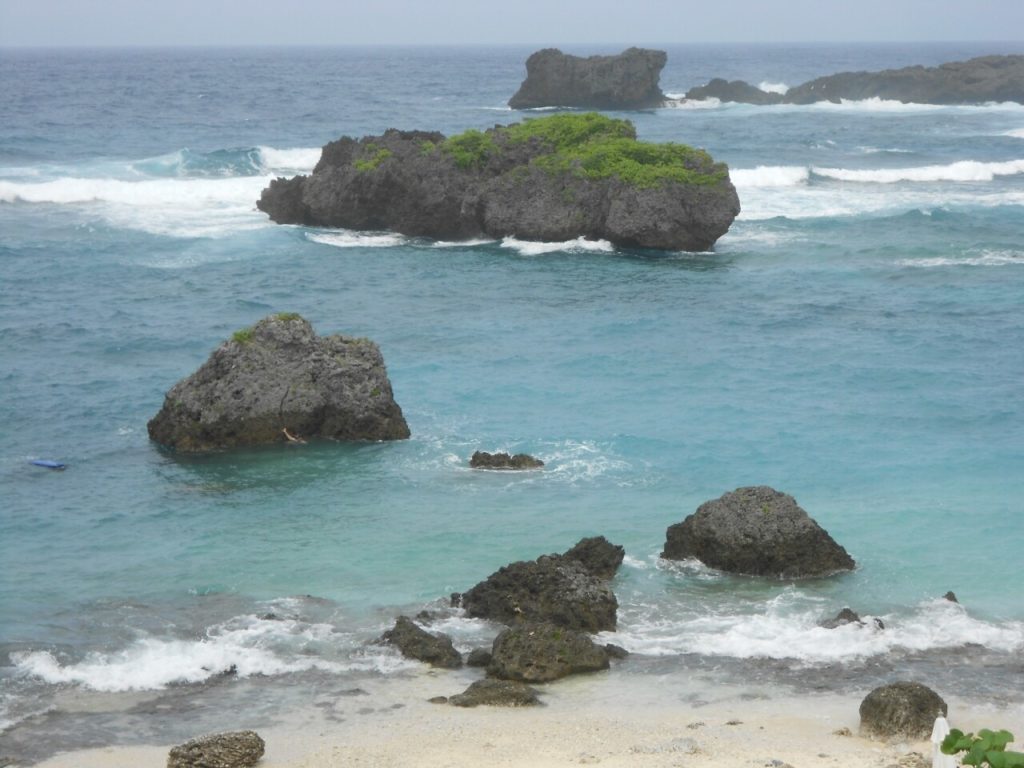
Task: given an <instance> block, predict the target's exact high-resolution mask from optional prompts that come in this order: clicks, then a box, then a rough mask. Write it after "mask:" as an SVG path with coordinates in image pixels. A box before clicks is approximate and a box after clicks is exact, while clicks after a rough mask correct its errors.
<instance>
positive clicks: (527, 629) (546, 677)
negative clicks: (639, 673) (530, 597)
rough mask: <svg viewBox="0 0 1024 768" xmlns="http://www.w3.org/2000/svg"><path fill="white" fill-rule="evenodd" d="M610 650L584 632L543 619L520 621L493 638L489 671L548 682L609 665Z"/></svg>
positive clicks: (516, 677)
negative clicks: (542, 621) (543, 620)
mask: <svg viewBox="0 0 1024 768" xmlns="http://www.w3.org/2000/svg"><path fill="white" fill-rule="evenodd" d="M608 658H609V654H608V651H607V650H606V649H605V648H604V647H603V646H601V645H597V644H596V643H595V642H594V641H593V640H591V639H590V636H589V635H586V634H584V633H583V632H576V631H574V630H571V629H566V628H565V627H561V626H558V625H557V624H552V623H550V622H544V623H527V624H521V625H519V626H516V627H512V628H510V629H506V630H504V631H503V632H501V634H499V635H498V636H497V637H496V638H495V639H494V646H493V648H492V650H491V663H490V664H489V665H488V666H487V674H488V675H489V676H491V677H497V678H500V679H503V680H519V681H521V682H526V683H548V682H551V681H552V680H558V679H559V678H562V677H566V676H568V675H573V674H578V673H580V672H595V671H598V670H601V669H608V665H609V662H608Z"/></svg>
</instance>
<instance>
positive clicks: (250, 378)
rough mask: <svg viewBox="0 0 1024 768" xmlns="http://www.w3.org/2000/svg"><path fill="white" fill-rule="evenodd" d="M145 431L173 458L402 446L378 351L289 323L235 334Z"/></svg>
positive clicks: (276, 321) (401, 422) (399, 419)
mask: <svg viewBox="0 0 1024 768" xmlns="http://www.w3.org/2000/svg"><path fill="white" fill-rule="evenodd" d="M147 427H148V430H149V436H150V438H151V439H152V440H154V441H156V442H158V443H160V444H162V445H165V446H167V447H170V448H174V449H175V450H178V451H182V452H201V451H211V450H217V449H223V448H235V447H239V446H247V445H260V444H266V443H285V442H299V441H302V440H305V439H308V438H330V439H334V440H400V439H404V438H407V437H409V427H408V425H407V424H406V422H405V418H404V417H403V416H402V409H401V408H400V407H399V406H398V403H396V402H395V399H394V395H393V394H392V391H391V382H390V381H389V380H388V375H387V370H386V369H385V367H384V359H383V357H382V356H381V353H380V349H379V348H378V347H377V345H376V344H374V343H373V342H372V341H370V340H369V339H358V338H352V337H348V336H341V335H334V336H323V337H318V336H317V335H316V334H315V333H314V332H313V327H312V326H311V325H310V324H309V322H308V321H306V320H304V319H303V318H301V317H299V316H298V315H295V314H277V315H270V316H269V317H265V318H264V319H262V320H260V321H259V322H258V323H256V325H254V326H252V327H251V328H246V329H244V330H242V331H238V332H237V333H235V334H234V336H232V338H230V339H228V340H227V341H225V342H224V343H223V344H221V345H220V347H218V348H217V349H216V350H214V352H213V354H211V355H210V358H209V359H208V360H207V361H206V362H205V363H204V364H203V365H202V366H201V367H200V368H199V369H198V370H197V371H196V372H195V373H193V374H192V375H191V376H188V377H187V378H184V379H182V380H181V381H179V382H178V383H177V384H175V385H174V386H173V387H171V389H170V391H168V393H167V396H166V397H165V398H164V404H163V407H162V408H161V409H160V412H159V413H157V415H156V416H155V417H153V419H152V420H151V421H150V422H149V424H148V425H147Z"/></svg>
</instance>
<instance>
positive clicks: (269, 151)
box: [257, 147, 321, 174]
mask: <svg viewBox="0 0 1024 768" xmlns="http://www.w3.org/2000/svg"><path fill="white" fill-rule="evenodd" d="M257 149H258V150H259V154H260V161H261V164H262V166H263V169H264V170H265V171H266V172H267V173H275V174H278V173H283V172H285V171H292V172H294V173H309V172H310V171H312V170H313V167H314V166H315V165H316V164H317V163H318V162H320V152H321V148H320V147H294V148H291V149H276V148H274V147H257Z"/></svg>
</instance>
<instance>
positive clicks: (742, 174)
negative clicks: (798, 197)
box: [729, 165, 811, 188]
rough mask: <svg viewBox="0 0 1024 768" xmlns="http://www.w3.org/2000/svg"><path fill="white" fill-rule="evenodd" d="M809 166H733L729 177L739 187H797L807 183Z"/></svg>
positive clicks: (809, 174) (809, 173)
mask: <svg viewBox="0 0 1024 768" xmlns="http://www.w3.org/2000/svg"><path fill="white" fill-rule="evenodd" d="M810 176H811V172H810V169H809V168H805V167H804V166H799V165H759V166H757V167H756V168H732V169H730V170H729V178H730V179H732V183H733V184H735V185H736V186H737V187H740V188H743V187H795V186H799V185H802V184H806V183H807V181H808V179H809V178H810Z"/></svg>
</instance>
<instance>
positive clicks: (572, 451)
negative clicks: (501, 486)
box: [540, 440, 630, 483]
mask: <svg viewBox="0 0 1024 768" xmlns="http://www.w3.org/2000/svg"><path fill="white" fill-rule="evenodd" d="M540 458H542V459H543V460H544V462H545V465H546V466H545V471H544V476H545V477H552V478H557V479H561V480H566V481H569V482H573V483H574V482H580V481H587V480H593V479H594V478H597V477H601V476H602V475H605V474H608V473H610V472H625V471H626V470H628V469H629V468H630V465H629V462H627V461H624V460H622V459H620V458H618V457H616V456H614V455H612V454H611V453H610V452H609V450H608V449H606V448H604V447H602V446H600V445H598V444H597V443H594V442H591V441H583V442H576V441H572V440H570V441H567V442H564V443H559V444H557V445H554V446H552V447H551V448H550V449H548V450H543V451H541V452H540Z"/></svg>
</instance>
